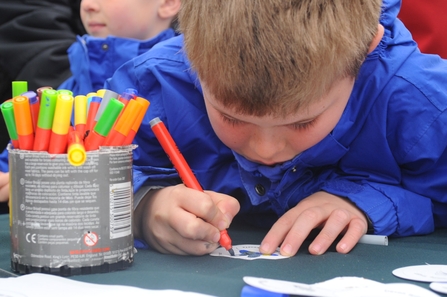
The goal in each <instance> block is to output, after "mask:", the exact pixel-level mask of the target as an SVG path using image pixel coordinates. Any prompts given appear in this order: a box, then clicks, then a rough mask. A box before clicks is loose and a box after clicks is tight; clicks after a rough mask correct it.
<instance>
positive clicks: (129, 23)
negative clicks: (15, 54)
mask: <svg viewBox="0 0 447 297" xmlns="http://www.w3.org/2000/svg"><path fill="white" fill-rule="evenodd" d="M179 9H180V0H82V2H81V19H82V23H83V25H84V27H85V29H86V31H87V32H88V35H84V36H83V37H78V41H77V42H75V43H74V44H73V45H72V46H71V47H70V48H69V50H68V55H69V59H70V64H71V66H70V67H71V71H72V73H73V76H72V77H71V78H69V79H68V80H67V81H65V82H64V83H62V84H61V85H60V87H59V89H68V90H71V91H73V95H74V96H76V95H86V94H88V93H90V92H93V91H97V90H98V89H101V88H103V86H104V82H105V80H106V79H107V78H109V77H111V76H112V75H113V72H114V71H115V70H116V69H117V68H118V67H119V66H120V65H121V64H123V63H125V62H127V61H129V60H130V59H132V58H134V57H136V56H138V55H140V54H142V53H144V52H146V51H147V50H148V49H150V48H151V47H152V46H153V45H154V44H156V43H158V42H160V41H162V40H166V39H169V38H171V37H173V36H175V32H174V30H173V29H172V28H170V26H171V24H172V23H173V21H174V20H175V17H176V15H177V13H178V10H179ZM125 89H126V88H124V89H123V90H121V91H120V92H119V93H122V92H123V91H124V90H125ZM8 171H9V169H8V151H7V150H4V151H3V152H2V154H1V155H0V202H5V201H8V198H9V191H8V187H9V185H8V182H9V179H8V173H7V172H8Z"/></svg>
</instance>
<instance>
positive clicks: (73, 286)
mask: <svg viewBox="0 0 447 297" xmlns="http://www.w3.org/2000/svg"><path fill="white" fill-rule="evenodd" d="M0 288H1V289H0V297H60V296H64V297H79V296H82V297H98V296H107V297H123V296H131V297H147V296H151V297H171V296H184V297H207V296H208V297H211V296H210V295H204V294H199V293H194V292H183V291H177V290H146V289H141V288H137V287H131V286H119V285H98V284H90V283H85V282H80V281H75V280H71V279H68V278H64V277H61V276H55V275H50V274H41V273H33V274H27V275H23V276H18V277H10V278H0Z"/></svg>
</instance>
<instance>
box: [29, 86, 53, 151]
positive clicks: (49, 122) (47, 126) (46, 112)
mask: <svg viewBox="0 0 447 297" xmlns="http://www.w3.org/2000/svg"><path fill="white" fill-rule="evenodd" d="M56 101H57V91H56V90H52V89H45V90H43V92H42V96H41V97H40V109H39V118H38V120H37V127H36V136H35V140H34V148H33V150H35V151H39V152H42V151H48V147H49V146H50V138H51V128H52V127H53V118H54V110H55V109H56Z"/></svg>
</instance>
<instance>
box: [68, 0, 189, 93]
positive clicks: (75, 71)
mask: <svg viewBox="0 0 447 297" xmlns="http://www.w3.org/2000/svg"><path fill="white" fill-rule="evenodd" d="M179 8H180V0H112V1H111V0H82V1H81V19H82V23H83V25H84V27H85V29H86V31H87V33H88V34H87V35H84V36H82V37H80V36H78V38H77V39H78V40H77V42H75V43H74V44H73V45H72V46H71V47H70V48H69V49H68V57H69V59H70V69H71V72H72V77H70V78H69V79H68V80H66V81H65V82H63V83H62V84H61V85H60V86H59V89H68V90H71V91H72V92H73V95H74V96H76V95H86V94H88V93H90V92H95V91H97V90H99V89H101V88H102V87H103V86H104V81H105V80H106V79H107V78H109V77H111V76H112V75H113V73H114V72H115V70H116V69H117V68H118V67H119V66H121V65H122V64H124V63H125V62H127V61H129V60H130V59H132V58H134V57H136V56H138V55H140V54H142V53H144V52H146V51H147V50H149V49H150V48H151V47H152V46H154V44H157V43H158V42H160V41H163V40H166V39H168V38H171V37H173V36H175V32H174V30H173V29H172V28H171V24H173V21H174V20H175V17H176V15H177V13H178V10H179ZM122 91H124V89H123V90H121V92H122ZM121 92H120V93H121Z"/></svg>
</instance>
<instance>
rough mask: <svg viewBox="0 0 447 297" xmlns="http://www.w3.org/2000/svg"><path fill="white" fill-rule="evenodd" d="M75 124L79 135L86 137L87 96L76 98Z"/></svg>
mask: <svg viewBox="0 0 447 297" xmlns="http://www.w3.org/2000/svg"><path fill="white" fill-rule="evenodd" d="M74 124H75V129H76V131H78V132H79V135H84V134H85V127H86V125H87V96H83V95H78V96H76V97H75V98H74Z"/></svg>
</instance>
